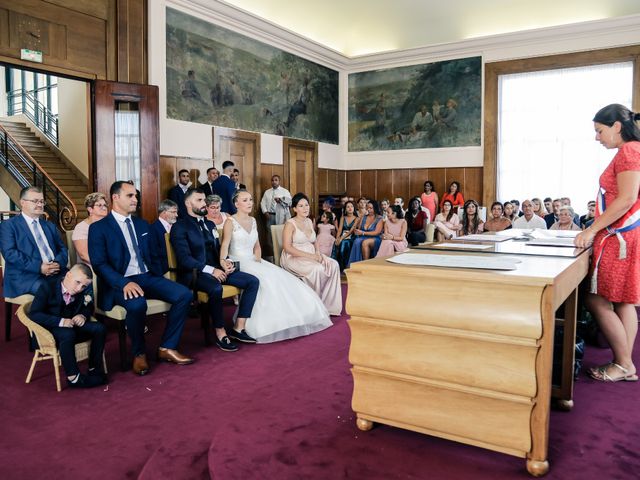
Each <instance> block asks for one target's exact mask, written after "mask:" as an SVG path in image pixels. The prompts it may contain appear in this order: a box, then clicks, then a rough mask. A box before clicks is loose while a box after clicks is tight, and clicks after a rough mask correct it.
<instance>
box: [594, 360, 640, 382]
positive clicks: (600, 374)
mask: <svg viewBox="0 0 640 480" xmlns="http://www.w3.org/2000/svg"><path fill="white" fill-rule="evenodd" d="M610 367H615V368H617V369H618V370H620V371H621V372H622V376H620V377H612V376H611V375H609V373H608V372H607V371H608V369H609V368H610ZM589 376H591V378H593V379H594V380H598V381H600V382H611V383H614V382H637V381H638V375H637V374H635V373H629V369H628V368H624V367H623V366H622V365H618V364H617V363H615V362H611V363H608V364H607V365H603V366H601V367H597V368H595V369H593V368H592V369H591V370H589Z"/></svg>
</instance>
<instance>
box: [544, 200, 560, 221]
mask: <svg viewBox="0 0 640 480" xmlns="http://www.w3.org/2000/svg"><path fill="white" fill-rule="evenodd" d="M561 206H562V201H561V200H560V199H559V198H556V199H555V200H554V201H553V202H551V212H550V213H548V214H547V215H545V217H544V221H545V223H546V225H547V228H551V225H553V224H554V223H556V222H557V221H558V214H559V213H560V207H561Z"/></svg>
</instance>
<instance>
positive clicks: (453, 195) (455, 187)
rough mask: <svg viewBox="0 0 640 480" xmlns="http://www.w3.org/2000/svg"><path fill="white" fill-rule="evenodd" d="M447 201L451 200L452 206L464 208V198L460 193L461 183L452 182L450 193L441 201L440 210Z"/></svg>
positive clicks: (443, 196)
mask: <svg viewBox="0 0 640 480" xmlns="http://www.w3.org/2000/svg"><path fill="white" fill-rule="evenodd" d="M445 200H449V201H450V202H451V205H453V206H454V207H462V206H463V205H464V197H463V196H462V192H461V191H460V183H459V182H451V184H450V185H449V191H448V192H447V193H445V194H444V195H442V198H441V199H440V208H442V204H443V203H444V201H445Z"/></svg>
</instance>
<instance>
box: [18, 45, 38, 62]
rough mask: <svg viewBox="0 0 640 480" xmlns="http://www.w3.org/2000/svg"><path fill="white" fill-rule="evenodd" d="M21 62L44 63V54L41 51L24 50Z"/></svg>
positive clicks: (21, 51)
mask: <svg viewBox="0 0 640 480" xmlns="http://www.w3.org/2000/svg"><path fill="white" fill-rule="evenodd" d="M20 60H27V61H29V62H37V63H42V52H41V51H40V50H29V49H28V48H23V49H21V50H20Z"/></svg>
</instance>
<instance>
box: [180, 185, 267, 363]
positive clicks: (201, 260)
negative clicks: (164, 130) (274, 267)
mask: <svg viewBox="0 0 640 480" xmlns="http://www.w3.org/2000/svg"><path fill="white" fill-rule="evenodd" d="M184 201H185V203H186V205H187V211H188V212H189V216H188V217H187V218H186V219H181V220H179V221H178V222H176V224H175V225H174V226H173V228H172V229H171V234H170V238H171V245H173V248H174V250H175V252H176V259H177V260H178V282H180V283H181V284H183V285H193V284H194V283H195V287H196V289H197V290H200V291H203V292H206V293H207V295H208V296H209V303H208V307H209V314H210V315H211V319H212V320H213V328H214V329H215V332H216V340H215V342H216V346H217V347H218V348H219V349H220V350H222V351H224V352H235V351H236V350H238V346H237V345H236V344H235V343H233V342H232V341H231V339H233V340H237V341H239V342H243V343H256V340H255V339H254V338H252V337H251V336H249V335H248V334H247V332H246V330H245V325H246V322H247V319H248V318H249V317H250V316H251V312H252V311H253V304H254V303H255V301H256V295H257V294H258V287H259V285H260V282H259V281H258V279H257V278H255V277H254V276H253V275H249V274H248V273H244V272H240V271H237V270H236V269H235V267H234V264H233V262H231V261H228V260H227V259H226V255H225V258H221V256H220V235H219V234H218V230H217V228H216V226H215V224H214V223H213V222H211V221H209V220H207V219H205V218H204V217H205V215H206V213H207V207H206V204H205V199H204V192H203V191H202V190H200V189H194V190H189V191H188V192H187V195H186V196H185V199H184ZM194 270H195V273H196V278H195V279H194V278H193V274H194ZM222 284H226V285H233V286H234V287H238V288H240V289H242V291H243V292H242V295H241V296H240V306H239V309H238V315H237V318H236V322H235V326H234V327H233V328H231V329H229V331H228V332H227V331H225V328H224V316H223V311H222ZM229 337H231V339H230V338H229Z"/></svg>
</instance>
